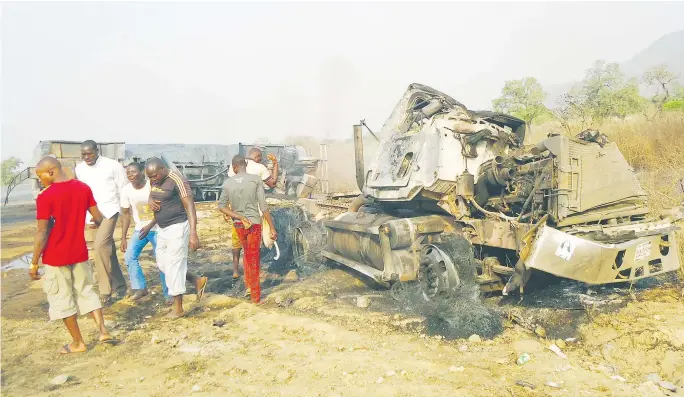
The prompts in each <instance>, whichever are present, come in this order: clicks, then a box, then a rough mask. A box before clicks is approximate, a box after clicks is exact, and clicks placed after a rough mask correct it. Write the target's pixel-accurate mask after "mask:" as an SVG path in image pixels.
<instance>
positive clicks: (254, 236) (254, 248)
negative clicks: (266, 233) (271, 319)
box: [235, 222, 261, 303]
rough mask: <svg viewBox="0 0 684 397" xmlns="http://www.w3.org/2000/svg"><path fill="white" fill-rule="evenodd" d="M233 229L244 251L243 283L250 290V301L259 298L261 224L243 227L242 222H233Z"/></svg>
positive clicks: (255, 300)
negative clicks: (247, 227)
mask: <svg viewBox="0 0 684 397" xmlns="http://www.w3.org/2000/svg"><path fill="white" fill-rule="evenodd" d="M235 231H236V232H237V234H238V237H240V243H241V244H242V249H243V252H244V256H243V258H244V259H243V263H244V264H245V284H246V285H247V288H249V289H250V291H251V296H252V302H254V303H258V302H259V301H260V300H261V286H260V285H259V284H260V282H259V281H260V279H259V262H260V261H261V225H252V226H250V228H249V229H245V228H244V226H243V225H242V223H239V222H236V223H235Z"/></svg>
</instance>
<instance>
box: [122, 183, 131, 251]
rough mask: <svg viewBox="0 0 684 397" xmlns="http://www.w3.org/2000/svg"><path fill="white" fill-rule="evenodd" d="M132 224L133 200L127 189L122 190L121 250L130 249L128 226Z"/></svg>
mask: <svg viewBox="0 0 684 397" xmlns="http://www.w3.org/2000/svg"><path fill="white" fill-rule="evenodd" d="M130 225H131V201H130V200H129V199H128V193H127V192H126V189H123V190H121V252H126V250H127V249H128V238H127V235H128V227H129V226H130Z"/></svg>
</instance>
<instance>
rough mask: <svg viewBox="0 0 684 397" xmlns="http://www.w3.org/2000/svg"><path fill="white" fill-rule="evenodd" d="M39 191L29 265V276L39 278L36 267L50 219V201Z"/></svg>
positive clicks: (48, 229)
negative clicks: (31, 256)
mask: <svg viewBox="0 0 684 397" xmlns="http://www.w3.org/2000/svg"><path fill="white" fill-rule="evenodd" d="M42 194H43V193H42V192H41V193H40V194H38V197H37V198H36V234H35V236H34V238H33V258H32V259H31V266H30V267H29V277H31V278H32V279H33V280H40V276H38V267H39V265H38V264H39V263H40V257H41V256H42V255H43V250H45V245H46V244H47V240H48V237H49V235H50V220H51V219H52V202H51V201H50V200H49V199H47V198H45V196H43V195H42Z"/></svg>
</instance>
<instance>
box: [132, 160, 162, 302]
mask: <svg viewBox="0 0 684 397" xmlns="http://www.w3.org/2000/svg"><path fill="white" fill-rule="evenodd" d="M126 177H127V178H128V181H129V182H130V183H129V184H127V185H126V186H124V187H123V189H121V215H122V218H121V252H125V255H126V256H125V258H126V266H127V267H128V277H129V278H130V281H131V289H132V290H133V291H135V292H134V293H133V295H132V296H131V300H133V301H137V300H138V299H140V298H142V297H144V296H146V295H147V294H148V291H147V283H146V281H145V275H144V274H143V271H142V268H141V267H140V261H139V260H138V257H139V256H140V253H141V252H142V250H143V248H145V246H146V245H147V244H148V243H149V244H152V250H153V251H154V250H156V248H157V230H158V229H159V227H158V226H155V227H153V228H152V229H151V230H150V231H149V232H148V233H147V235H146V236H145V237H144V238H140V231H141V230H142V229H143V228H144V227H145V226H147V225H148V224H149V223H150V222H151V221H152V219H153V218H154V213H153V212H152V211H151V210H150V209H149V205H148V204H147V201H148V200H149V198H150V191H151V186H150V182H149V181H148V180H146V179H145V166H144V165H143V164H140V163H131V164H129V165H128V166H127V167H126ZM131 218H133V222H134V230H133V234H132V235H131V239H130V241H128V240H127V235H128V228H129V227H130V224H131ZM159 275H160V277H161V284H162V289H163V292H164V297H166V298H168V294H167V292H168V291H167V289H166V283H165V282H164V273H162V272H160V273H159Z"/></svg>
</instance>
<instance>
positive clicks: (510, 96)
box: [492, 77, 549, 125]
mask: <svg viewBox="0 0 684 397" xmlns="http://www.w3.org/2000/svg"><path fill="white" fill-rule="evenodd" d="M546 96H547V94H546V92H544V90H543V89H542V86H541V84H539V82H538V81H537V79H535V78H534V77H525V78H523V79H520V80H509V81H506V83H505V84H504V87H503V88H502V89H501V96H500V97H499V98H496V99H494V100H493V101H492V105H493V106H494V110H495V111H497V112H501V113H507V114H510V115H512V116H515V117H518V118H519V119H522V120H525V122H526V123H527V124H528V125H531V124H532V122H533V121H534V120H536V119H539V118H540V117H542V116H544V115H548V114H549V110H548V109H547V108H546V106H544V100H545V99H546Z"/></svg>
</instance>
